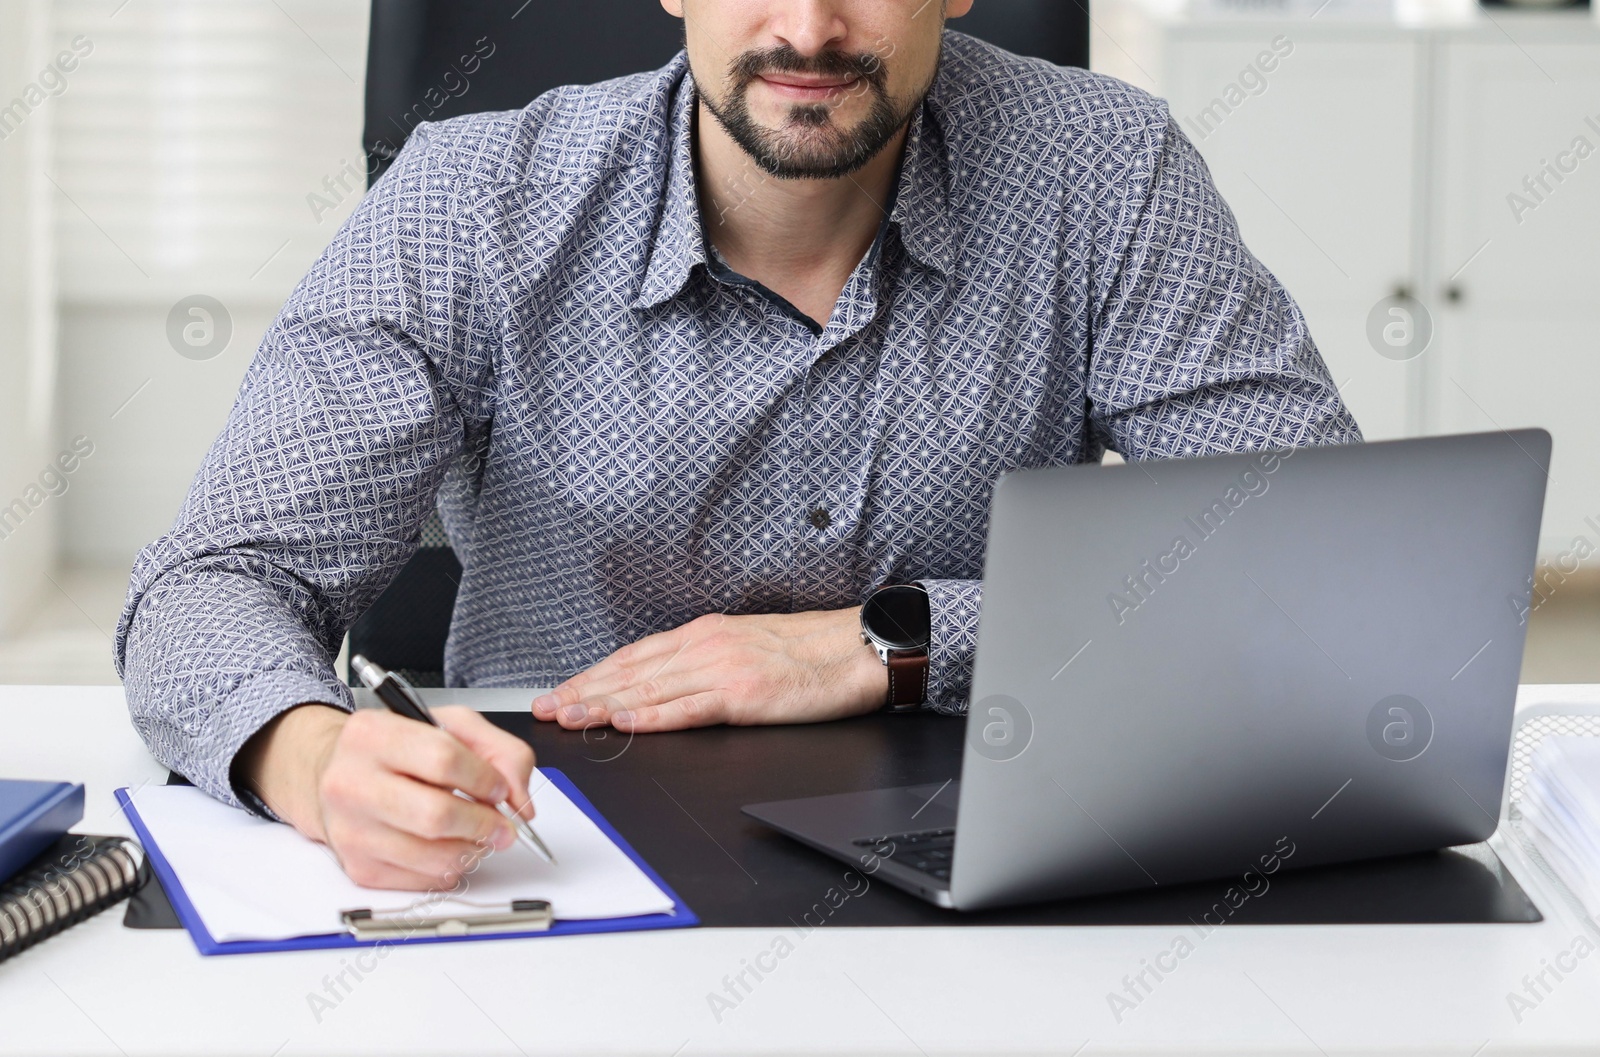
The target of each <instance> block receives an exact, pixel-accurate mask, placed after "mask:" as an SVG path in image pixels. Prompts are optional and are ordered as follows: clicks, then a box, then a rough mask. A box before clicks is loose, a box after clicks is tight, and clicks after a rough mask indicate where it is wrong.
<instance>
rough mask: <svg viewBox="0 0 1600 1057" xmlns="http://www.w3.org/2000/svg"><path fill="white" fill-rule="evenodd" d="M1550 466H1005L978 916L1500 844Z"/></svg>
mask: <svg viewBox="0 0 1600 1057" xmlns="http://www.w3.org/2000/svg"><path fill="white" fill-rule="evenodd" d="M1549 453H1550V438H1549V435H1548V434H1546V433H1545V432H1543V431H1542V430H1529V431H1521V432H1515V433H1496V434H1482V435H1472V436H1458V437H1442V438H1430V439H1423V440H1411V441H1395V442H1386V443H1378V444H1367V445H1353V446H1347V447H1335V448H1317V449H1302V450H1299V451H1295V452H1292V453H1277V454H1271V455H1266V454H1252V455H1230V456H1219V457H1212V458H1204V459H1192V460H1181V461H1172V462H1160V463H1146V464H1142V465H1140V464H1133V465H1128V466H1121V467H1100V466H1073V467H1059V468H1051V469H1043V470H1028V471H1021V472H1017V473H1013V474H1011V475H1008V476H1007V477H1005V478H1004V479H1003V480H1002V481H1001V482H1000V484H999V485H998V486H997V489H996V492H995V498H994V504H993V508H992V522H991V529H990V535H989V548H988V557H987V561H986V564H985V572H984V578H985V587H984V603H983V612H982V617H981V624H980V629H979V648H978V653H977V662H976V670H975V672H974V682H973V691H972V704H971V712H970V719H969V721H968V737H967V747H966V751H965V756H964V761H963V765H962V790H961V804H960V815H959V823H958V826H959V833H960V836H959V839H958V840H957V843H956V852H955V863H954V869H953V876H952V894H953V897H954V901H955V903H956V905H957V906H960V907H965V908H975V907H981V906H989V905H994V904H998V903H1006V902H1015V901H1020V900H1024V899H1027V898H1045V897H1048V896H1051V895H1059V894H1063V893H1065V892H1071V893H1074V894H1082V893H1088V892H1094V891H1107V890H1114V889H1130V888H1138V887H1142V886H1150V885H1154V884H1172V883H1177V882H1180V881H1184V880H1194V879H1198V878H1202V877H1223V876H1228V875H1238V876H1240V877H1241V878H1242V877H1243V875H1244V874H1245V872H1246V871H1247V870H1250V869H1252V868H1254V869H1255V870H1256V872H1257V873H1270V872H1272V871H1273V870H1276V869H1277V868H1279V867H1281V866H1284V865H1288V866H1307V865H1312V864H1315V863H1319V862H1329V861H1334V860H1339V859H1348V858H1356V857H1364V856H1378V855H1387V854H1397V853H1402V852H1408V851H1416V850H1421V849H1425V848H1434V847H1441V846H1444V845H1448V844H1460V843H1467V842H1471V841H1476V840H1481V839H1483V838H1485V837H1486V836H1487V835H1488V834H1489V833H1490V832H1492V831H1493V829H1494V827H1495V823H1496V817H1497V813H1498V810H1499V805H1500V795H1501V789H1502V785H1503V782H1504V777H1505V767H1506V752H1507V745H1508V740H1509V736H1510V726H1511V716H1512V707H1513V702H1514V699H1515V694H1516V684H1517V676H1518V671H1519V668H1520V665H1521V658H1522V645H1523V635H1524V625H1525V614H1526V610H1527V602H1528V596H1529V590H1530V586H1531V573H1532V571H1533V563H1534V556H1535V549H1536V545H1537V539H1538V533H1539V519H1540V512H1541V509H1542V505H1543V499H1544V487H1545V481H1546V468H1547V467H1548V464H1549ZM1269 867H1270V868H1269Z"/></svg>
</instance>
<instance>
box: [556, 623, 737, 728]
mask: <svg viewBox="0 0 1600 1057" xmlns="http://www.w3.org/2000/svg"><path fill="white" fill-rule="evenodd" d="M727 620H728V617H727V616H725V615H724V614H721V613H709V614H707V615H705V616H702V617H696V618H695V619H694V620H691V621H689V623H687V624H684V625H681V626H680V627H676V628H672V629H671V630H668V631H659V632H656V633H655V634H654V635H646V636H645V637H644V638H642V639H640V640H639V641H637V642H632V643H629V644H628V645H626V646H623V647H622V648H620V649H618V650H617V651H615V652H614V653H612V654H611V655H610V656H608V657H606V658H605V659H604V660H602V661H600V662H599V663H598V664H596V665H594V666H593V667H591V668H589V669H587V670H585V671H582V672H579V673H578V674H577V675H574V676H573V677H572V678H571V679H568V680H567V681H566V682H564V683H561V684H560V685H559V686H557V687H555V688H554V689H553V690H551V691H550V693H548V694H545V695H543V696H541V697H537V698H535V699H534V701H533V714H534V718H536V719H541V720H546V721H549V720H556V721H559V722H561V725H562V726H564V727H568V728H569V729H574V728H581V727H583V726H584V725H585V721H584V720H583V718H582V717H581V716H580V715H578V714H576V713H574V714H572V715H570V716H563V715H562V714H561V709H562V708H564V707H568V706H571V705H575V704H583V705H589V704H591V703H594V702H595V701H596V700H597V699H598V698H601V697H605V696H609V695H611V694H613V693H615V692H616V691H618V690H621V689H623V688H625V687H627V686H629V685H632V684H633V683H635V682H638V681H644V680H650V679H659V678H661V677H662V676H664V675H666V674H667V673H669V672H675V671H680V670H681V669H676V668H674V667H673V662H674V661H675V660H676V659H677V658H678V657H679V656H680V655H681V654H683V653H684V652H685V651H686V650H688V649H689V647H691V646H693V645H695V644H696V643H702V642H703V641H704V640H705V638H706V637H707V636H708V635H710V634H712V633H714V632H715V631H716V630H717V629H719V628H721V627H723V625H724V624H726V623H727Z"/></svg>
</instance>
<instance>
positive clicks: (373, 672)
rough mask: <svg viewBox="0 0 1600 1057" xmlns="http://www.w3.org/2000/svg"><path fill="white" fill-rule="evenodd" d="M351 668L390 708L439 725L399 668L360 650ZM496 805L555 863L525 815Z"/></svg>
mask: <svg viewBox="0 0 1600 1057" xmlns="http://www.w3.org/2000/svg"><path fill="white" fill-rule="evenodd" d="M350 670H351V671H353V672H355V673H356V678H358V679H360V680H361V682H362V685H364V686H366V687H367V688H368V689H369V690H371V691H372V692H373V694H375V695H376V696H377V698H378V700H379V701H382V702H383V705H384V707H385V708H387V709H388V710H389V711H390V712H393V713H395V714H396V715H400V716H405V717H406V718H407V719H414V720H416V721H417V722H419V723H426V724H428V725H429V726H433V727H438V726H439V721H438V720H436V719H434V718H433V713H432V712H429V711H428V706H427V705H425V704H423V703H422V697H421V696H420V695H419V694H418V693H417V691H416V688H415V687H413V686H412V685H411V684H410V683H408V682H406V680H405V679H404V678H403V677H402V676H401V675H400V674H399V673H398V672H391V671H388V670H386V669H385V668H384V667H383V666H382V665H380V664H375V663H374V662H372V661H369V660H367V659H366V658H365V657H363V656H361V655H360V654H359V653H358V654H356V655H355V656H354V657H351V658H350ZM440 729H441V730H442V729H444V728H442V727H440ZM495 807H496V808H498V809H499V811H500V814H502V815H504V816H505V817H506V820H507V821H508V822H510V823H511V825H512V827H513V828H514V829H515V830H516V833H517V836H518V837H520V838H522V843H524V844H526V845H527V846H528V847H530V848H532V849H533V850H534V851H535V852H537V853H538V855H539V857H540V858H542V859H543V860H544V861H545V862H547V863H549V864H550V865H552V866H554V865H555V864H556V857H555V856H554V855H552V854H550V849H549V848H547V847H545V843H544V841H542V840H540V839H539V835H538V834H537V833H535V832H534V831H533V827H532V826H530V825H528V822H527V820H526V819H524V818H522V817H521V816H520V815H518V814H517V813H516V812H515V811H513V810H512V809H511V805H510V803H508V802H507V801H504V800H502V801H500V803H498V804H496V805H495Z"/></svg>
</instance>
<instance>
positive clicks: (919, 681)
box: [884, 650, 928, 709]
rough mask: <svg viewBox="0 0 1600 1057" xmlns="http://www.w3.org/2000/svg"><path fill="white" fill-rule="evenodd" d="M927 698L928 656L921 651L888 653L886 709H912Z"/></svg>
mask: <svg viewBox="0 0 1600 1057" xmlns="http://www.w3.org/2000/svg"><path fill="white" fill-rule="evenodd" d="M927 697H928V655H927V654H926V653H924V652H922V651H920V650H919V651H917V652H914V653H913V652H906V653H901V652H900V651H898V650H891V651H890V653H889V700H888V702H887V703H886V704H885V706H884V707H886V708H895V709H899V708H912V707H915V706H917V705H920V704H922V702H923V701H925V700H927Z"/></svg>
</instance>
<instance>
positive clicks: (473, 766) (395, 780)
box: [234, 705, 534, 891]
mask: <svg viewBox="0 0 1600 1057" xmlns="http://www.w3.org/2000/svg"><path fill="white" fill-rule="evenodd" d="M433 714H434V718H436V719H437V720H438V721H439V723H440V725H441V726H443V727H444V728H445V729H444V730H440V729H438V728H436V727H430V726H428V725H427V724H425V723H418V722H416V721H415V720H410V719H405V718H403V717H401V716H397V715H394V714H393V713H390V712H386V711H380V710H375V709H362V710H360V711H357V712H355V713H354V714H346V713H344V712H342V711H340V710H339V709H336V708H330V707H328V706H326V705H301V706H299V707H297V708H293V709H290V710H289V711H287V712H285V713H283V714H282V715H280V716H278V717H277V718H276V719H274V720H273V721H272V722H271V723H269V724H267V726H265V727H263V728H262V729H261V730H260V731H259V732H257V733H256V735H255V736H254V737H253V738H251V739H250V741H248V742H247V743H246V744H245V747H244V748H243V749H242V750H241V751H240V753H239V755H238V757H237V759H236V760H235V763H234V773H235V777H236V778H237V779H238V781H239V784H241V785H244V786H245V787H246V788H249V789H252V790H254V791H255V792H256V794H257V795H258V796H260V797H261V799H262V800H264V801H266V803H267V806H269V807H271V808H272V810H273V811H274V812H276V813H277V814H278V816H279V817H280V818H283V819H285V820H286V821H288V822H291V823H293V824H294V826H295V828H296V829H298V830H300V832H302V833H304V834H305V835H306V836H308V837H310V838H312V839H313V840H317V841H321V842H322V843H324V844H326V845H328V847H329V848H331V849H332V850H333V853H334V855H335V856H336V857H337V858H338V860H339V863H340V865H341V866H343V867H344V871H345V873H347V874H349V875H350V879H351V880H353V881H355V882H356V883H357V884H362V885H366V886H368V887H371V888H405V889H415V890H418V891H426V890H429V889H450V888H454V887H455V886H456V884H457V883H459V881H460V880H461V878H462V876H463V875H464V874H467V873H470V872H471V871H472V870H473V868H474V867H475V866H476V864H477V862H478V861H479V860H480V859H482V858H483V856H485V855H487V854H488V853H489V852H490V851H491V850H501V849H504V848H507V847H509V846H510V845H511V843H512V842H513V841H514V840H515V839H516V838H515V834H514V833H513V832H512V829H511V826H510V824H509V823H508V822H507V821H506V820H505V819H504V818H503V817H502V816H501V815H500V813H499V812H498V811H496V810H495V808H494V805H495V804H498V803H499V802H500V801H501V800H505V799H507V798H508V796H509V799H510V802H511V805H512V806H513V807H515V808H518V809H519V812H520V814H521V815H522V816H523V817H524V818H529V819H531V818H532V817H533V804H532V803H531V802H527V792H526V791H527V788H528V780H529V778H530V777H531V776H532V774H533V764H534V759H533V750H532V749H530V748H529V747H528V745H527V743H526V742H524V741H522V739H520V738H517V737H514V736H512V735H510V734H507V733H506V732H505V731H502V730H500V729H498V728H497V727H495V726H494V725H492V724H491V723H490V722H489V721H488V720H486V719H484V718H483V717H482V716H480V715H478V713H476V712H474V711H473V710H472V709H469V708H460V707H455V708H436V709H434V710H433ZM447 732H448V733H447ZM453 789H460V790H461V791H462V792H464V793H467V794H469V795H471V796H472V797H474V798H476V799H477V800H478V801H481V802H480V803H474V802H472V801H470V800H463V799H462V798H461V797H458V796H456V795H454V794H453V793H452V792H451V790H453Z"/></svg>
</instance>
